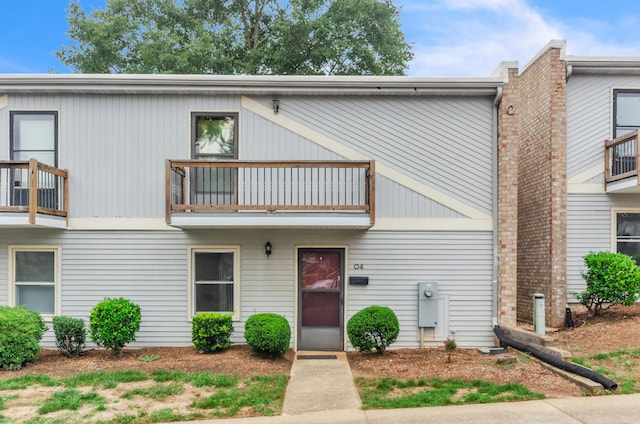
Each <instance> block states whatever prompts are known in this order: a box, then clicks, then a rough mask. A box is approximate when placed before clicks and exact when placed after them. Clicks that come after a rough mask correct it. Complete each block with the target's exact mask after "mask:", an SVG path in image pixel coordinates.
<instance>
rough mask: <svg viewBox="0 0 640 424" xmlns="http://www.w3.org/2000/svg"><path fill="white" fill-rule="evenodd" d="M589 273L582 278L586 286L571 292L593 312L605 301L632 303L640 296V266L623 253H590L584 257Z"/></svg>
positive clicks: (597, 312)
mask: <svg viewBox="0 0 640 424" xmlns="http://www.w3.org/2000/svg"><path fill="white" fill-rule="evenodd" d="M584 263H585V265H586V267H587V271H586V272H582V273H581V275H582V278H584V279H585V281H586V283H587V289H586V290H585V291H583V292H581V293H575V292H574V293H572V294H573V295H574V296H575V297H576V299H578V301H579V302H580V303H582V304H583V305H584V306H586V307H587V309H588V310H589V311H592V313H593V315H597V314H599V313H600V311H601V310H602V306H603V305H604V304H605V303H608V304H609V307H611V306H613V305H616V304H618V305H625V306H631V305H633V303H634V302H635V301H636V300H638V296H640V267H638V265H637V264H636V262H635V261H634V260H633V259H632V258H631V257H630V256H627V255H625V254H623V253H612V252H590V253H589V254H587V255H585V256H584Z"/></svg>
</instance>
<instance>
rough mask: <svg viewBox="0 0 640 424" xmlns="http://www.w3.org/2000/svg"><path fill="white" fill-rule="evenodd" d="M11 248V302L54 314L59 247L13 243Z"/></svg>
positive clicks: (42, 312) (47, 313) (36, 310)
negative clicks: (24, 245) (14, 244)
mask: <svg viewBox="0 0 640 424" xmlns="http://www.w3.org/2000/svg"><path fill="white" fill-rule="evenodd" d="M9 252H10V261H9V263H10V287H9V293H10V304H11V305H13V306H24V307H25V308H27V309H29V310H32V311H35V312H39V313H41V314H43V315H49V316H52V315H55V314H56V309H57V308H56V306H57V303H58V300H57V298H58V294H57V293H58V286H59V282H58V280H59V277H58V275H59V270H60V266H59V257H60V249H59V248H58V247H31V246H26V247H22V246H12V247H10V248H9Z"/></svg>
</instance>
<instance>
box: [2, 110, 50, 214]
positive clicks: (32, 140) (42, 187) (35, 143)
mask: <svg viewBox="0 0 640 424" xmlns="http://www.w3.org/2000/svg"><path fill="white" fill-rule="evenodd" d="M9 116H10V126H9V128H10V130H9V138H10V141H9V143H10V144H9V148H10V155H11V157H10V159H11V160H29V159H36V160H37V161H38V162H41V163H44V164H47V165H50V166H53V167H57V166H58V112H52V111H12V112H10V114H9ZM57 184H58V182H57V180H55V179H54V178H51V176H50V175H49V178H44V180H42V181H39V182H38V205H39V206H42V207H45V208H51V209H56V208H58V206H59V204H60V199H59V198H58V189H57ZM11 204H12V205H14V206H26V205H28V204H29V171H28V170H27V169H15V170H13V171H12V173H11Z"/></svg>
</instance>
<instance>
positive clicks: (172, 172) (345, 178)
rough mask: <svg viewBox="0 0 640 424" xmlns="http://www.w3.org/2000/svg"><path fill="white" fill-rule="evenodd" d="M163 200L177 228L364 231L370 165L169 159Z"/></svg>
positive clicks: (368, 219) (370, 210)
mask: <svg viewBox="0 0 640 424" xmlns="http://www.w3.org/2000/svg"><path fill="white" fill-rule="evenodd" d="M165 197H166V221H167V224H169V225H172V226H176V227H180V228H248V227H251V228H256V227H264V228H276V227H277V228H352V229H366V228H369V227H371V226H372V225H373V224H374V221H375V163H374V162H373V161H238V160H229V161H200V160H168V161H167V163H166V196H165Z"/></svg>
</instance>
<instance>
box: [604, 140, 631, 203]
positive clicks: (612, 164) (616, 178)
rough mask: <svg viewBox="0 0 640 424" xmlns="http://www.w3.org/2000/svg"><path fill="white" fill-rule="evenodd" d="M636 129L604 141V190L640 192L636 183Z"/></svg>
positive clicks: (611, 191) (610, 191) (608, 191)
mask: <svg viewBox="0 0 640 424" xmlns="http://www.w3.org/2000/svg"><path fill="white" fill-rule="evenodd" d="M638 152H640V149H638V130H634V131H632V132H630V133H627V134H625V135H623V136H620V137H617V138H615V139H613V140H606V141H605V151H604V158H605V162H604V163H605V172H604V177H605V191H606V192H607V193H640V186H639V185H638Z"/></svg>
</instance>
